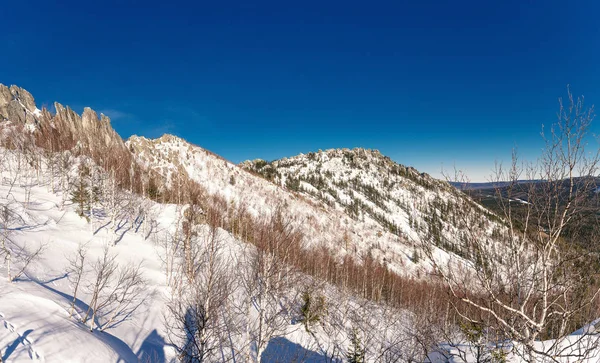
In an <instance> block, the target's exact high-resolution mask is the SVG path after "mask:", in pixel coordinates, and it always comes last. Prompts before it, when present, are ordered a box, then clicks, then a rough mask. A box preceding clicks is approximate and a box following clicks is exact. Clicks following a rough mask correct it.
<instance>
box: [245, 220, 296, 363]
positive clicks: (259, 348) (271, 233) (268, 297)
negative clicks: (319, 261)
mask: <svg viewBox="0 0 600 363" xmlns="http://www.w3.org/2000/svg"><path fill="white" fill-rule="evenodd" d="M257 228H258V229H257V230H256V231H255V234H254V236H253V242H254V244H255V246H256V249H251V250H248V251H246V253H244V255H243V256H244V257H243V261H242V262H241V264H240V267H241V268H242V274H241V276H240V280H241V283H242V288H243V292H244V294H245V296H246V299H244V301H243V306H244V308H242V311H243V310H245V313H246V317H247V319H248V320H247V325H246V334H247V339H248V340H249V342H248V346H247V360H248V361H260V360H261V356H262V353H263V352H264V350H265V349H266V347H267V344H268V343H269V341H270V340H271V338H273V337H275V336H277V335H280V334H283V333H284V329H285V327H286V326H287V325H288V323H289V322H288V320H287V319H286V318H288V317H290V316H291V315H292V314H293V309H294V304H295V301H296V300H297V299H296V296H294V295H297V293H298V291H296V290H295V289H294V286H297V284H298V277H299V275H298V273H297V271H295V270H294V268H293V267H292V264H291V261H292V260H293V258H294V256H293V254H294V253H295V252H297V251H299V250H300V246H301V244H302V234H301V233H299V232H298V231H297V230H296V229H294V228H293V227H292V223H291V220H290V219H286V218H284V217H283V215H282V214H281V212H280V211H277V212H276V213H274V214H273V216H272V217H271V218H270V220H268V221H267V222H264V223H261V224H258V226H257ZM290 295H292V296H290Z"/></svg>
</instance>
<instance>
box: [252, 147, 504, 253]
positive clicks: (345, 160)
mask: <svg viewBox="0 0 600 363" xmlns="http://www.w3.org/2000/svg"><path fill="white" fill-rule="evenodd" d="M241 166H242V167H243V168H245V169H246V170H250V171H253V172H255V173H257V174H259V175H261V176H263V178H265V179H266V180H269V181H272V182H273V183H274V184H276V185H279V186H281V187H282V188H284V189H286V190H288V191H290V192H295V193H297V194H299V195H302V196H305V197H306V198H309V199H311V200H314V201H318V202H320V203H323V204H326V205H327V206H329V207H330V208H331V209H335V210H337V211H339V212H344V213H345V214H346V215H348V216H349V217H350V218H352V219H353V220H354V221H355V223H357V222H363V221H367V222H368V223H370V224H375V225H377V226H378V228H379V229H380V230H383V231H387V232H389V233H391V234H393V235H395V236H398V238H399V239H400V240H401V241H409V242H411V243H412V244H413V245H415V244H416V245H421V244H423V243H425V244H428V245H429V244H433V245H435V246H438V247H440V248H442V249H443V250H446V251H449V252H453V253H458V254H460V255H462V256H464V257H467V258H468V255H469V252H468V251H463V250H462V249H461V247H460V244H461V231H464V230H468V229H473V226H475V228H478V230H479V231H481V232H482V233H483V234H484V235H485V234H488V235H489V234H492V233H498V231H499V230H500V229H501V225H500V224H498V223H497V221H498V219H497V218H496V217H495V216H494V215H493V214H492V213H490V212H488V211H487V210H485V209H484V208H481V207H479V206H478V205H477V204H476V203H474V202H473V201H472V200H471V199H470V198H469V197H467V196H466V195H465V194H463V193H462V192H459V191H457V190H456V189H455V188H454V187H452V186H451V185H449V184H448V183H446V182H444V181H440V180H437V179H434V178H432V177H431V176H429V175H427V174H424V173H419V172H418V171H417V170H416V169H414V168H412V167H406V166H404V165H400V164H397V163H396V162H394V161H392V160H391V159H390V158H389V157H386V156H384V155H382V154H381V153H380V152H379V151H377V150H366V149H360V148H356V149H352V150H350V149H331V150H326V151H319V152H317V153H308V154H300V155H298V156H295V157H290V158H284V159H281V160H275V161H272V162H266V161H264V160H254V161H246V162H243V163H242V164H241ZM494 231H496V232H494Z"/></svg>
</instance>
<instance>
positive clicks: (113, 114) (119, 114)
mask: <svg viewBox="0 0 600 363" xmlns="http://www.w3.org/2000/svg"><path fill="white" fill-rule="evenodd" d="M100 113H103V114H105V115H106V116H108V117H110V119H111V120H119V119H125V118H132V117H133V115H132V114H130V113H127V112H123V111H119V110H115V109H111V108H108V109H104V110H100Z"/></svg>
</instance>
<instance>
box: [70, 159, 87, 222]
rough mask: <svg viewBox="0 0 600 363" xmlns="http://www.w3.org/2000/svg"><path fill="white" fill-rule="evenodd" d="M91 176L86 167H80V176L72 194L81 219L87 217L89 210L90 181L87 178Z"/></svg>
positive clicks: (72, 199)
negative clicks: (86, 213)
mask: <svg viewBox="0 0 600 363" xmlns="http://www.w3.org/2000/svg"><path fill="white" fill-rule="evenodd" d="M89 175H90V170H89V169H88V167H86V166H85V165H80V166H79V176H78V178H77V180H76V181H75V183H76V184H75V189H74V190H73V191H72V192H71V201H72V202H73V204H76V205H77V213H78V214H79V216H80V217H83V216H84V215H85V212H86V211H87V210H89V204H90V203H89V200H90V195H89V192H88V188H89V185H88V181H87V178H88V177H89Z"/></svg>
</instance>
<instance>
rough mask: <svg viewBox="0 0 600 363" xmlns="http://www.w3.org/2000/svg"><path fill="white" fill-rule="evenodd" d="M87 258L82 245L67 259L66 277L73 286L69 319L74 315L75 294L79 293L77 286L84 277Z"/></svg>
mask: <svg viewBox="0 0 600 363" xmlns="http://www.w3.org/2000/svg"><path fill="white" fill-rule="evenodd" d="M86 256H87V250H86V248H85V246H84V245H81V244H80V245H79V247H78V248H77V252H76V253H75V254H74V255H73V256H71V257H69V258H68V260H69V267H68V271H67V273H68V275H69V279H70V280H71V283H72V284H73V300H71V307H70V309H69V317H71V316H73V314H74V313H75V304H76V302H77V293H78V292H79V285H80V284H81V280H82V278H83V277H84V273H85V269H84V267H85V260H86Z"/></svg>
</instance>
